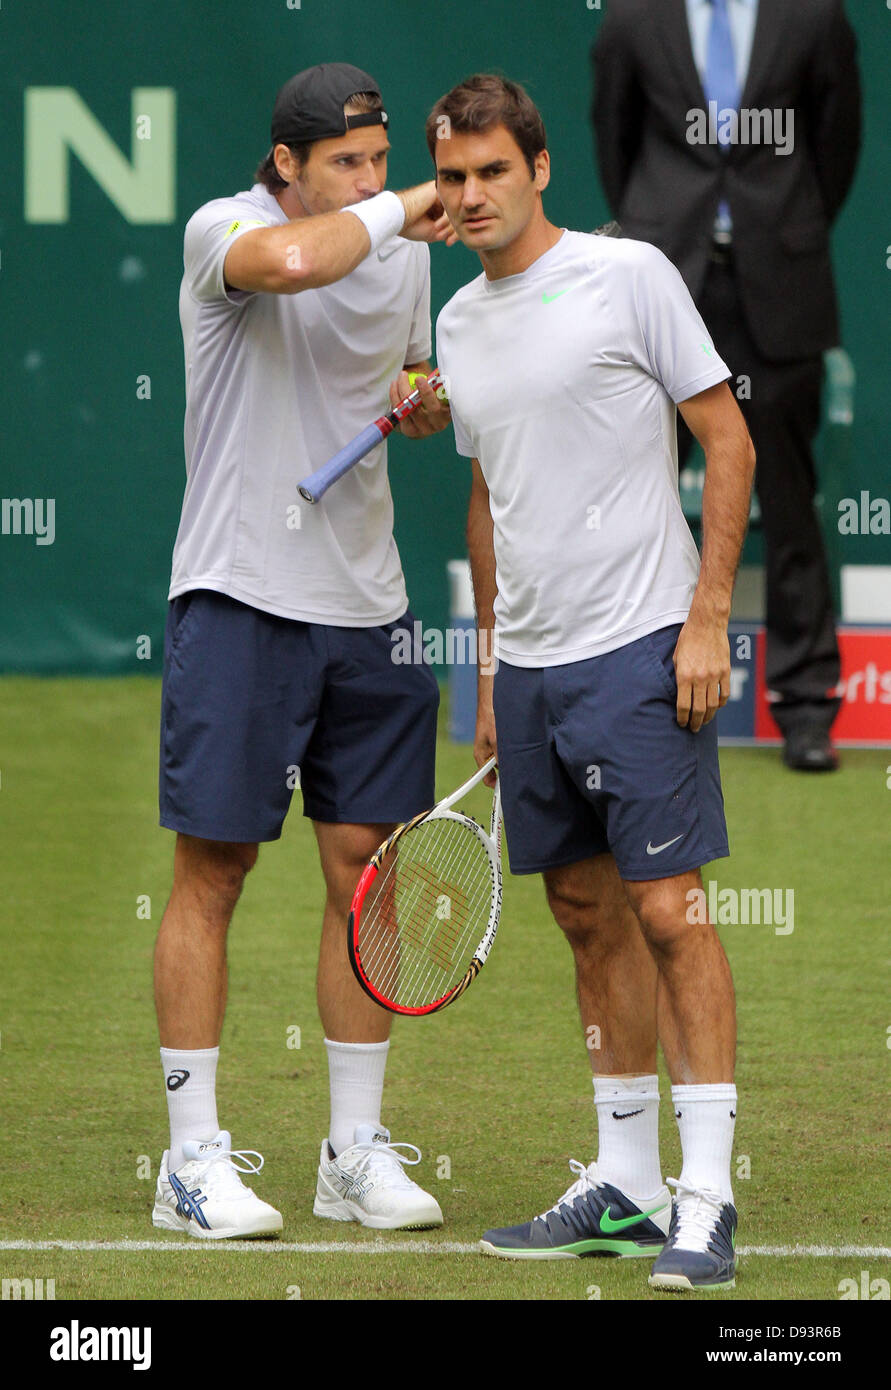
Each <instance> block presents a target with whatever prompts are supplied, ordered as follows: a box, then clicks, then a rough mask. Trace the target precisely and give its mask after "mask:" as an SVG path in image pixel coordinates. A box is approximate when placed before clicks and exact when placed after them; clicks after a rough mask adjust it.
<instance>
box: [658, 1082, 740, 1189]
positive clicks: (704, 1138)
mask: <svg viewBox="0 0 891 1390" xmlns="http://www.w3.org/2000/svg"><path fill="white" fill-rule="evenodd" d="M671 1099H672V1103H673V1105H674V1113H675V1118H676V1120H677V1122H678V1129H679V1130H680V1132H681V1151H682V1152H683V1155H684V1166H683V1168H682V1169H681V1182H682V1183H684V1185H685V1186H686V1187H696V1188H707V1189H708V1190H709V1191H711V1192H719V1193H720V1194H721V1197H722V1198H723V1200H724V1201H725V1202H732V1201H733V1188H732V1187H731V1184H730V1158H731V1154H732V1151H733V1131H734V1129H735V1127H736V1126H735V1121H736V1087H735V1086H733V1085H730V1084H725V1083H720V1084H715V1085H711V1086H672V1088H671Z"/></svg>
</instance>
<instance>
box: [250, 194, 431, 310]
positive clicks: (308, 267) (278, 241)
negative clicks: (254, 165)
mask: <svg viewBox="0 0 891 1390" xmlns="http://www.w3.org/2000/svg"><path fill="white" fill-rule="evenodd" d="M396 197H397V198H399V200H400V201H401V203H402V205H403V208H404V210H405V220H404V222H403V225H402V228H401V231H400V232H399V235H400V236H404V237H406V238H407V239H408V240H410V241H427V242H434V241H446V242H452V241H454V240H455V235H454V232H453V231H452V228H451V224H450V223H449V220H448V218H447V217H446V215H445V213H444V211H443V208H442V204H441V203H440V202H439V199H438V197H437V194H436V185H435V183H433V181H432V180H431V181H430V182H429V183H424V184H419V185H418V186H417V187H415V188H408V189H405V190H403V191H402V192H399V193H397V194H396ZM344 210H345V211H349V208H346V209H344ZM370 249H371V239H370V237H369V235H368V231H367V229H366V227H365V224H364V223H363V222H361V221H360V220H359V218H358V217H344V216H343V215H342V213H341V211H339V210H338V211H337V212H325V213H321V214H319V215H317V216H310V217H307V216H300V217H295V218H293V219H292V220H291V221H289V222H286V223H283V224H282V225H281V226H280V227H258V228H256V230H255V231H252V232H245V234H244V236H241V237H239V239H238V240H237V241H236V242H234V243H233V245H232V248H231V250H230V251H229V254H228V255H227V257H226V261H225V276H226V283H227V285H229V286H231V287H232V288H233V289H238V290H252V291H259V292H262V293H266V294H299V293H300V291H301V290H315V289H320V288H321V287H322V286H323V285H332V284H334V282H335V281H337V280H342V279H343V277H344V276H345V275H349V274H350V272H351V271H353V270H355V269H356V266H357V265H359V263H360V262H361V261H363V260H364V259H365V257H366V256H367V255H368V252H369V250H370Z"/></svg>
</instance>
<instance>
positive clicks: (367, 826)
mask: <svg viewBox="0 0 891 1390" xmlns="http://www.w3.org/2000/svg"><path fill="white" fill-rule="evenodd" d="M388 124H389V120H388V116H387V113H386V111H385V109H384V106H383V101H382V98H381V94H380V89H379V88H378V86H377V83H376V82H375V81H374V80H373V78H371V77H369V75H368V74H367V73H364V72H362V71H360V70H359V69H357V68H353V67H350V66H348V65H347V64H342V63H326V64H322V65H321V66H319V67H314V68H310V69H309V70H308V71H306V72H302V73H299V74H298V75H297V76H296V77H294V78H292V79H291V81H290V82H288V83H286V85H285V86H284V87H283V88H282V90H281V91H280V93H279V95H278V99H277V101H276V104H275V110H274V113H273V118H272V126H271V138H272V148H271V149H270V152H269V154H268V155H267V156H266V158H265V159H264V160H263V162H262V163H261V165H260V167H259V169H258V170H257V181H256V183H255V184H254V186H253V187H252V188H251V189H250V190H249V191H247V192H243V193H238V194H236V195H235V196H234V197H226V198H219V199H215V200H214V201H213V202H210V203H207V204H205V206H204V207H202V208H199V209H198V211H197V212H196V213H195V214H194V216H193V217H192V218H191V219H190V221H189V223H188V225H187V227H186V232H185V255H184V264H185V274H184V277H183V282H182V288H181V292H180V317H181V321H182V330H183V342H184V348H185V360H186V380H187V393H186V422H185V452H186V473H187V482H186V490H185V497H184V500H183V509H182V518H181V521H180V526H179V532H178V535H177V539H176V546H175V549H174V556H173V574H172V580H171V585H170V594H169V597H170V608H169V615H168V625H167V634H166V640H165V671H164V688H163V708H162V719H161V760H160V761H161V767H160V809H161V824H162V825H164V826H167V827H169V828H170V829H172V830H175V831H176V832H177V841H176V851H175V858H174V880H173V890H172V893H171V896H170V901H169V903H168V905H167V910H166V912H165V914H164V918H163V921H162V923H161V927H160V930H159V933H158V941H157V947H156V952H155V998H156V1004H157V1010H158V1021H159V1030H160V1036H161V1060H162V1065H163V1069H164V1077H165V1086H166V1095H167V1101H168V1109H169V1118H170V1148H169V1149H168V1150H167V1152H165V1154H164V1158H163V1160H162V1163H161V1169H160V1174H159V1178H158V1183H157V1191H156V1198H155V1208H154V1214H153V1221H154V1224H155V1225H156V1226H160V1227H163V1228H166V1229H170V1230H176V1231H183V1232H186V1233H188V1234H190V1235H193V1236H197V1237H199V1238H204V1239H214V1238H223V1237H243V1236H263V1235H272V1234H274V1233H275V1232H277V1231H279V1230H281V1228H282V1218H281V1215H280V1214H279V1212H278V1211H276V1210H275V1208H274V1207H272V1206H270V1205H268V1204H267V1203H266V1202H263V1201H261V1200H260V1199H259V1198H258V1197H257V1196H256V1195H255V1194H254V1193H253V1192H252V1191H251V1190H250V1189H249V1188H247V1187H246V1186H244V1184H243V1183H242V1181H241V1177H240V1176H239V1174H240V1173H245V1172H258V1171H259V1167H260V1166H261V1165H262V1159H259V1155H253V1154H252V1151H239V1150H237V1149H236V1150H233V1148H232V1142H231V1137H230V1133H229V1131H227V1130H223V1129H222V1128H221V1126H220V1124H219V1121H218V1117H217V1108H216V1093H215V1084H216V1065H217V1058H218V1051H219V1041H220V1033H221V1029H222V1023H223V1014H224V1008H225V1000H226V937H227V932H228V926H229V922H230V919H231V916H232V913H233V910H234V907H235V904H236V902H237V900H238V897H239V894H240V892H241V889H242V885H243V882H244V878H245V875H246V874H247V872H248V870H249V869H251V868H252V867H253V865H254V864H255V863H256V860H257V855H258V846H259V844H260V843H261V842H262V841H267V840H275V839H278V837H279V836H280V834H281V828H282V823H283V820H284V817H285V815H286V813H287V810H288V806H289V802H290V798H291V792H292V789H293V788H294V787H295V786H296V785H300V786H301V787H302V791H303V805H304V814H305V815H307V816H309V817H310V818H311V819H312V822H313V828H314V830H315V834H316V837H317V841H318V846H319V853H320V860H321V867H322V872H323V875H324V879H325V884H326V889H327V900H326V904H325V911H324V920H323V926H322V939H321V950H320V957H319V970H318V1004H319V1011H320V1015H321V1019H322V1024H323V1026H324V1029H325V1035H326V1037H325V1040H326V1047H327V1050H328V1059H329V1074H330V1093H331V1123H330V1127H329V1131H328V1135H327V1137H326V1138H325V1140H324V1141H323V1143H322V1153H321V1159H320V1163H319V1171H318V1179H317V1190H316V1198H315V1205H314V1211H315V1213H316V1215H318V1216H324V1217H329V1218H332V1219H334V1220H338V1221H350V1220H355V1221H359V1222H361V1223H362V1224H363V1225H367V1226H371V1227H378V1228H396V1227H409V1226H432V1225H439V1224H441V1222H442V1213H441V1211H440V1208H439V1205H438V1203H437V1202H436V1200H435V1199H434V1198H433V1197H432V1196H430V1195H429V1194H428V1193H426V1192H424V1191H423V1190H422V1189H421V1188H420V1187H419V1186H417V1184H415V1183H413V1182H411V1181H410V1180H409V1179H408V1177H407V1176H406V1173H405V1171H404V1165H405V1164H406V1163H410V1162H417V1161H419V1159H420V1154H419V1153H418V1151H417V1150H413V1152H414V1153H415V1154H416V1155H417V1158H414V1159H412V1158H409V1157H408V1156H407V1155H406V1154H405V1153H403V1152H400V1148H401V1149H405V1148H408V1149H409V1150H412V1148H413V1146H411V1145H408V1146H405V1145H401V1146H398V1147H397V1146H396V1145H393V1144H391V1143H390V1136H389V1133H388V1132H387V1131H386V1130H385V1129H383V1128H382V1126H381V1119H380V1104H381V1093H382V1088H383V1079H384V1067H385V1063H386V1057H387V1049H388V1047H389V1042H388V1035H389V1023H390V1015H389V1014H387V1013H385V1012H384V1011H382V1010H380V1009H379V1008H378V1007H377V1006H376V1005H374V1004H373V1003H372V1002H371V1001H370V1000H368V999H367V998H366V997H365V995H364V994H362V993H361V991H359V989H358V987H357V986H356V985H355V983H354V980H353V977H352V973H351V971H350V967H349V964H348V961H347V955H346V933H345V929H344V928H345V923H346V921H347V916H348V912H349V904H350V899H351V896H352V893H353V889H354V887H355V884H356V881H357V879H358V876H359V873H360V872H361V869H362V867H363V866H364V864H365V862H366V861H367V859H368V857H369V856H370V854H371V853H372V852H373V850H374V849H375V848H376V846H377V845H378V844H379V843H380V841H381V839H382V835H383V834H385V833H388V827H389V826H391V825H393V824H395V823H396V822H398V821H402V820H406V819H408V818H409V817H410V816H412V815H415V814H416V813H417V812H419V811H421V810H423V809H424V807H426V806H429V805H431V804H432V802H433V800H434V796H433V791H434V781H433V772H434V740H435V729H436V708H437V702H438V695H437V688H436V682H435V680H434V679H433V676H432V674H431V672H430V671H429V668H428V667H426V666H425V665H424V664H423V662H422V661H419V662H418V663H416V664H400V665H395V664H394V663H393V661H392V660H391V655H392V651H393V643H392V640H391V638H392V633H393V632H394V630H396V629H397V628H399V629H402V628H406V629H407V630H408V631H409V632H412V631H413V630H414V627H413V621H412V615H411V614H410V613H409V612H408V611H407V598H406V593H405V584H404V580H403V577H402V571H401V566H400V562H399V555H398V552H397V549H396V545H395V542H394V540H393V531H392V523H393V506H392V499H391V496H390V490H389V485H388V481H387V469H386V445H385V444H382V445H381V446H380V447H379V448H378V449H377V450H375V451H374V452H373V453H372V454H370V455H369V456H368V458H367V459H366V460H364V462H363V463H362V464H361V465H360V466H359V467H357V468H355V469H353V470H352V472H351V473H350V474H349V475H348V476H347V477H346V478H344V479H343V480H342V481H341V482H340V483H338V485H337V487H336V488H332V490H331V491H330V492H329V493H328V495H327V496H326V498H325V499H324V502H323V503H322V504H321V505H320V506H318V507H308V506H306V504H304V503H302V502H301V500H300V498H299V496H298V493H297V487H296V484H297V480H298V479H299V478H301V477H302V476H304V475H305V474H306V473H308V472H311V471H312V470H313V469H314V468H316V467H317V466H318V465H319V463H320V462H323V461H324V460H325V459H326V458H328V457H330V455H331V454H333V453H335V452H336V451H337V449H339V448H340V447H341V446H342V445H343V444H344V443H345V441H347V440H348V439H350V438H351V437H352V436H353V435H355V434H356V433H357V432H358V430H359V429H360V428H362V427H363V426H364V425H365V424H366V423H367V421H368V420H369V419H373V418H374V417H375V416H377V415H380V414H381V413H382V412H383V410H384V408H385V401H386V397H387V394H388V386H389V396H390V401H391V403H395V402H396V401H397V400H398V399H399V398H400V397H401V396H402V395H404V394H406V393H407V390H408V389H409V385H408V379H407V375H406V373H407V372H408V371H419V372H426V371H428V370H429V364H428V362H427V358H428V356H429V352H430V279H429V250H428V247H427V246H426V245H424V243H425V242H431V241H449V242H451V241H453V240H454V239H455V238H454V235H453V233H452V232H451V229H450V226H449V223H448V220H447V218H446V217H445V215H444V213H443V209H442V207H441V205H440V203H439V202H438V200H437V197H436V191H435V185H434V184H433V183H432V182H431V183H427V184H423V185H421V186H420V187H416V188H411V189H408V190H406V191H404V192H401V193H398V194H397V193H389V192H385V191H383V190H384V185H385V181H386V169H387V152H388V149H389V142H388V139H387V128H388ZM420 389H421V394H422V400H423V410H422V411H420V412H419V413H418V414H417V415H416V416H415V417H414V418H413V419H412V420H410V421H405V422H404V423H403V425H402V427H401V428H402V431H403V433H404V434H406V435H409V436H410V437H413V438H418V437H421V436H424V435H428V434H432V433H434V432H435V431H437V430H440V429H443V428H444V427H445V426H446V424H447V423H448V421H449V412H448V407H447V406H446V405H445V404H444V403H441V402H440V401H439V400H438V399H437V397H436V395H435V393H434V392H433V390H431V388H430V387H429V386H428V385H427V384H426V382H425V381H423V380H422V381H421V383H420ZM248 1153H251V1157H248ZM254 1158H257V1159H259V1163H255V1162H254V1161H253V1159H254Z"/></svg>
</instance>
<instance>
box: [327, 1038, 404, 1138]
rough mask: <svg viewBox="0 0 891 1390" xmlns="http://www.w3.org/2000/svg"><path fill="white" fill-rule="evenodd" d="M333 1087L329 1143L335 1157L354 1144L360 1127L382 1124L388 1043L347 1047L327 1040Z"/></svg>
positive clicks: (330, 1081)
mask: <svg viewBox="0 0 891 1390" xmlns="http://www.w3.org/2000/svg"><path fill="white" fill-rule="evenodd" d="M325 1046H326V1048H327V1049H328V1080H329V1084H330V1087H331V1124H330V1126H329V1128H328V1142H329V1144H330V1145H331V1147H332V1149H333V1150H334V1152H335V1153H336V1154H339V1153H342V1152H343V1150H344V1149H348V1148H349V1147H350V1145H351V1144H352V1143H353V1140H354V1138H355V1134H356V1126H357V1125H374V1126H375V1127H376V1128H378V1129H379V1128H380V1124H381V1096H382V1095H383V1090H384V1070H385V1068H386V1065H387V1053H388V1052H389V1050H390V1044H389V1042H382V1043H344V1042H332V1041H331V1039H330V1038H326V1039H325Z"/></svg>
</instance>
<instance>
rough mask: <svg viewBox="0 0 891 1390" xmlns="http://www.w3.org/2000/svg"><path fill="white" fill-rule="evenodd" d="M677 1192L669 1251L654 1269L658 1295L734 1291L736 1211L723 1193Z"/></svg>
mask: <svg viewBox="0 0 891 1390" xmlns="http://www.w3.org/2000/svg"><path fill="white" fill-rule="evenodd" d="M668 1181H669V1182H670V1183H671V1185H672V1187H676V1188H677V1194H678V1195H677V1199H676V1201H675V1203H674V1211H673V1212H672V1216H671V1227H670V1229H669V1232H668V1240H667V1241H666V1243H665V1248H664V1249H663V1251H662V1253H661V1254H660V1255H659V1257H658V1259H657V1260H656V1263H655V1264H654V1265H653V1270H652V1273H651V1274H650V1278H649V1283H650V1286H651V1287H652V1288H654V1289H734V1288H736V1252H735V1248H734V1247H735V1246H736V1207H735V1206H734V1205H733V1203H732V1202H725V1201H724V1199H723V1197H721V1195H720V1193H717V1192H708V1191H704V1190H699V1189H697V1188H693V1187H687V1186H686V1185H685V1184H683V1183H680V1182H678V1181H677V1180H676V1179H675V1178H669V1179H668Z"/></svg>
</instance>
